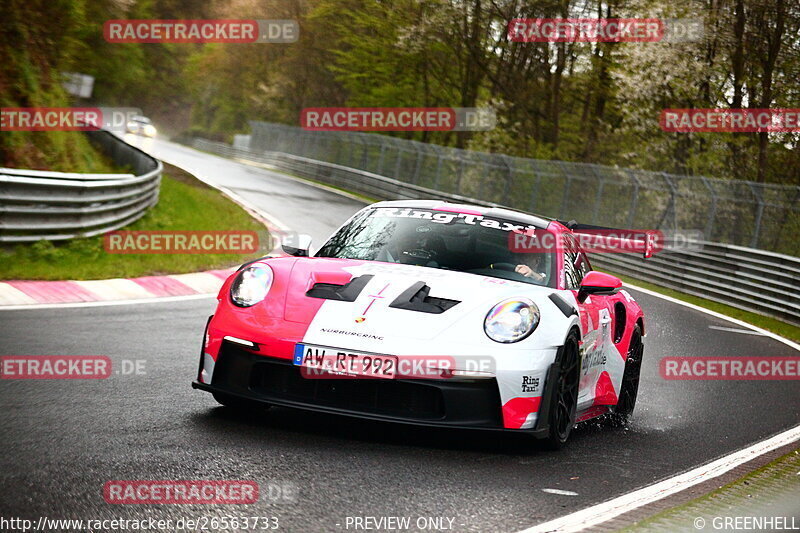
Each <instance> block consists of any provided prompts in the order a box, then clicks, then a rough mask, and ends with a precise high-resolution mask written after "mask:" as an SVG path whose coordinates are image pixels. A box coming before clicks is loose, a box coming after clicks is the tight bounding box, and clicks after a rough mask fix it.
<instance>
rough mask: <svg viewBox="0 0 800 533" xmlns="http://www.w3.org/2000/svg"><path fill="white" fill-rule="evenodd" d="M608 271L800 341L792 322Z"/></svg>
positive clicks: (639, 284) (647, 287)
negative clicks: (788, 322)
mask: <svg viewBox="0 0 800 533" xmlns="http://www.w3.org/2000/svg"><path fill="white" fill-rule="evenodd" d="M606 272H608V273H609V274H611V275H613V276H617V277H618V278H619V279H621V280H622V281H623V282H624V283H630V284H631V285H638V286H639V287H642V288H644V289H648V290H651V291H654V292H658V293H661V294H663V295H665V296H670V297H672V298H675V299H676V300H682V301H684V302H688V303H690V304H694V305H698V306H700V307H704V308H706V309H709V310H711V311H716V312H717V313H722V314H723V315H726V316H729V317H731V318H738V319H739V320H742V321H744V322H747V323H748V324H752V325H754V326H758V327H759V328H763V329H765V330H767V331H771V332H772V333H776V334H778V335H780V336H781V337H785V338H787V339H790V340H793V341H796V342H800V327H797V326H793V325H792V324H787V323H786V322H783V321H781V320H778V319H777V318H772V317H768V316H764V315H759V314H758V313H752V312H750V311H743V310H742V309H737V308H736V307H732V306H730V305H725V304H721V303H717V302H713V301H711V300H706V299H705V298H700V297H698V296H692V295H691V294H686V293H683V292H680V291H676V290H674V289H668V288H666V287H662V286H660V285H656V284H653V283H649V282H647V281H641V280H638V279H634V278H631V277H628V276H622V275H620V274H617V273H615V272H610V271H606Z"/></svg>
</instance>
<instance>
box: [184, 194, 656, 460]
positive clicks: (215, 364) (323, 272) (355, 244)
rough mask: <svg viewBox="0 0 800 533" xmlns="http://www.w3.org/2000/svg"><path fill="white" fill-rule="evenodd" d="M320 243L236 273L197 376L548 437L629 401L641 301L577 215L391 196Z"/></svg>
mask: <svg viewBox="0 0 800 533" xmlns="http://www.w3.org/2000/svg"><path fill="white" fill-rule="evenodd" d="M531 243H536V245H534V246H532V245H531ZM545 243H547V244H546V245H545ZM309 246H310V243H308V246H305V245H301V246H300V247H296V246H295V247H289V246H284V251H285V253H287V254H289V256H287V257H267V258H263V259H259V260H257V261H254V262H251V263H248V264H245V265H243V266H242V267H241V268H240V269H239V270H238V271H237V272H236V273H235V274H233V275H232V276H231V277H230V278H228V280H227V281H226V282H225V283H224V285H223V287H222V289H221V290H220V293H219V295H218V300H219V305H218V307H217V310H216V313H215V314H214V315H213V316H212V317H211V318H210V319H209V321H208V324H207V326H206V331H205V336H204V341H203V349H202V354H201V358H200V368H199V371H198V376H197V380H196V381H195V382H194V383H193V384H192V385H193V387H195V388H198V389H202V390H205V391H209V392H211V393H213V395H214V398H216V399H217V400H218V401H219V402H220V403H222V404H223V405H226V406H229V407H234V408H244V409H250V408H254V407H258V406H259V405H260V406H270V405H275V406H284V407H292V408H298V409H306V410H314V411H323V412H328V413H335V414H340V415H348V416H355V417H362V418H370V419H375V420H385V421H394V422H403V423H411V424H422V425H429V426H439V427H462V428H464V427H466V428H474V429H491V430H506V431H516V432H525V433H530V434H532V435H533V436H536V437H539V438H542V439H545V440H546V444H547V445H549V446H550V447H552V448H559V447H560V446H562V445H563V444H564V443H565V442H566V441H567V439H568V437H569V435H570V431H571V429H572V428H573V426H574V425H575V423H576V422H580V421H583V420H587V419H590V418H594V417H598V416H601V415H608V416H614V417H626V416H627V415H629V414H630V413H631V412H632V411H633V408H634V405H635V403H636V395H637V391H638V387H639V371H640V367H641V361H642V352H643V337H644V320H643V314H642V310H641V308H640V307H639V305H638V304H637V303H636V302H635V301H634V299H633V298H632V297H631V296H630V294H628V293H627V292H626V291H625V290H622V282H621V281H620V280H619V279H617V278H615V277H613V276H610V275H608V274H604V273H601V272H596V271H593V270H592V268H591V265H590V264H589V260H588V258H587V257H586V254H585V253H584V251H583V250H582V249H581V247H580V245H579V242H578V239H576V237H575V233H574V232H573V231H572V230H571V229H570V228H568V227H567V226H566V225H564V224H562V223H560V222H556V221H548V220H545V219H542V218H538V217H535V216H531V215H528V214H524V213H520V212H516V211H512V210H506V209H500V208H484V207H477V206H465V205H457V204H450V203H443V202H440V201H427V200H426V201H423V200H417V201H393V202H380V203H377V204H374V205H371V206H368V207H366V208H364V209H362V210H361V211H359V212H358V213H356V214H355V215H354V216H353V217H352V218H350V220H348V221H347V222H346V223H345V224H344V225H343V226H342V227H341V228H339V229H338V230H337V231H336V232H335V233H334V234H333V236H332V237H330V239H329V240H328V241H327V242H326V243H325V244H324V245H323V246H322V248H320V250H319V251H318V252H317V253H316V254H315V255H314V256H313V257H309V251H308V247H309Z"/></svg>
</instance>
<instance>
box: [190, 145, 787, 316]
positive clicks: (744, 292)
mask: <svg viewBox="0 0 800 533" xmlns="http://www.w3.org/2000/svg"><path fill="white" fill-rule="evenodd" d="M193 146H194V147H195V148H197V149H199V150H203V151H206V152H211V153H215V154H219V155H223V156H226V157H231V158H236V159H242V160H247V161H253V162H257V163H262V164H265V165H268V166H270V167H273V168H276V169H278V170H282V171H285V172H288V173H291V174H294V175H296V176H300V177H303V178H308V179H312V180H315V181H320V182H323V183H326V184H329V185H333V186H335V187H341V188H343V189H347V190H348V191H352V192H355V193H359V194H363V195H365V196H369V197H372V198H376V199H380V200H389V199H406V198H407V199H415V198H434V199H440V200H449V201H455V202H467V203H472V204H478V205H484V206H492V207H494V206H498V204H496V203H493V202H489V201H487V200H485V199H476V198H468V197H465V196H461V195H457V194H452V193H446V192H441V191H436V190H434V189H430V188H427V187H422V186H419V185H415V184H410V183H406V182H403V181H400V180H396V179H393V178H388V177H386V176H380V175H378V174H374V173H371V172H366V171H363V170H358V169H353V168H348V167H346V166H343V165H338V164H333V163H327V162H324V161H317V160H314V159H309V158H306V157H300V156H296V155H291V154H285V153H279V152H260V151H253V150H246V149H242V148H234V147H233V146H230V145H228V144H224V143H218V142H212V141H207V140H205V139H195V140H194V142H193ZM699 244H700V245H701V246H702V247H701V248H700V249H699V250H686V251H677V250H675V251H663V252H661V253H659V254H656V255H655V256H654V257H652V258H650V259H647V260H644V259H642V258H640V257H638V256H633V255H629V254H592V256H591V258H590V260H591V261H592V263H593V264H594V266H595V267H599V268H602V269H604V270H609V271H612V272H615V273H618V274H623V275H627V276H630V277H633V278H635V279H640V280H644V281H649V282H652V283H655V284H658V285H660V286H663V287H668V288H672V289H676V290H680V291H682V292H685V293H687V294H692V295H695V296H699V297H702V298H705V299H708V300H712V301H715V302H720V303H724V304H728V305H732V306H734V307H737V308H739V309H745V310H749V311H753V312H756V313H761V314H764V315H768V316H772V317H775V318H779V319H781V320H784V321H786V322H789V323H793V324H796V325H800V258H797V257H792V256H788V255H782V254H778V253H775V252H768V251H764V250H755V249H752V248H745V247H741V246H735V245H729V244H721V243H712V242H702V243H699Z"/></svg>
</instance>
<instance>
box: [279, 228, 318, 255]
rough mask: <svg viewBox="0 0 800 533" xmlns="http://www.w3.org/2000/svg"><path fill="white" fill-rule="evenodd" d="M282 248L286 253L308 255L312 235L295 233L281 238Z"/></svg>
mask: <svg viewBox="0 0 800 533" xmlns="http://www.w3.org/2000/svg"><path fill="white" fill-rule="evenodd" d="M281 248H282V249H283V251H284V253H286V254H288V255H293V256H295V257H308V254H309V251H310V250H311V235H300V234H297V233H293V234H290V235H285V236H284V237H283V238H282V239H281Z"/></svg>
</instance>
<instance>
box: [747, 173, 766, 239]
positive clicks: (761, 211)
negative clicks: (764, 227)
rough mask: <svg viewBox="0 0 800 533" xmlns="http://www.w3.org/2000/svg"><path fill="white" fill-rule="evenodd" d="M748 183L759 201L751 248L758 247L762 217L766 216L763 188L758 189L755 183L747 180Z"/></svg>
mask: <svg viewBox="0 0 800 533" xmlns="http://www.w3.org/2000/svg"><path fill="white" fill-rule="evenodd" d="M747 185H749V186H750V190H751V191H753V195H754V196H755V197H756V200H757V201H758V207H757V208H756V220H755V222H754V223H753V236H752V238H751V239H750V248H758V239H759V236H760V234H761V219H762V217H763V216H764V197H763V196H762V194H761V190H760V189H757V188H756V186H755V185H754V184H753V183H750V182H747Z"/></svg>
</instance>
